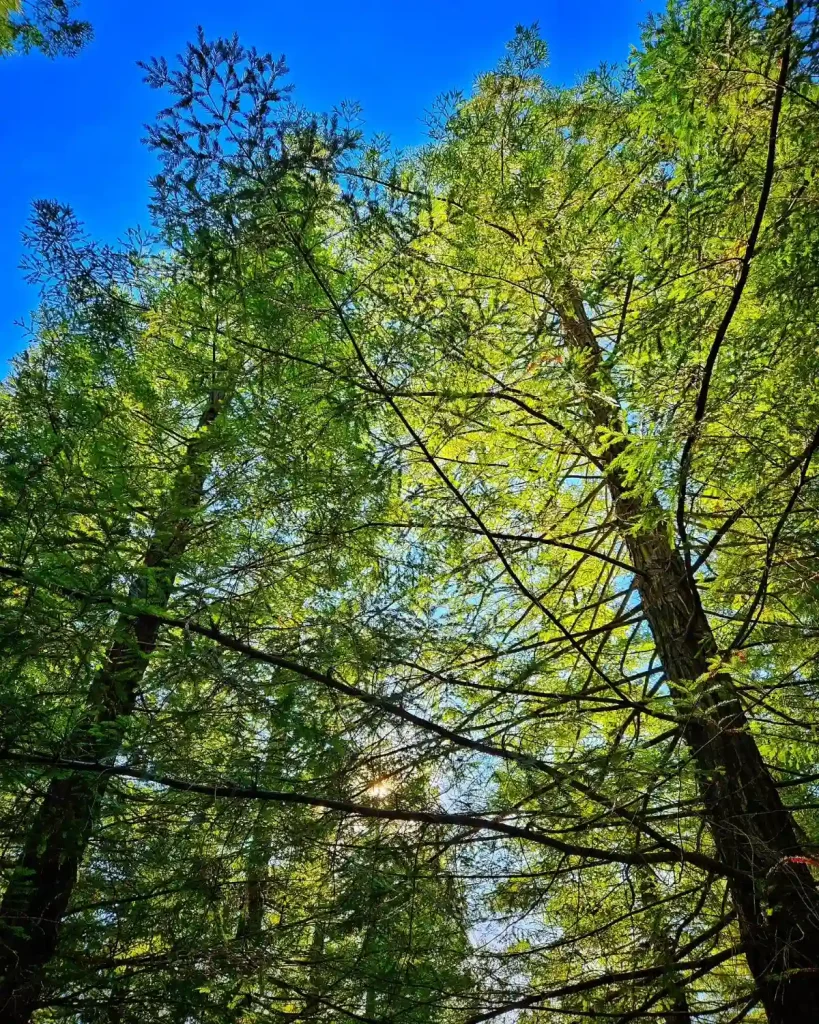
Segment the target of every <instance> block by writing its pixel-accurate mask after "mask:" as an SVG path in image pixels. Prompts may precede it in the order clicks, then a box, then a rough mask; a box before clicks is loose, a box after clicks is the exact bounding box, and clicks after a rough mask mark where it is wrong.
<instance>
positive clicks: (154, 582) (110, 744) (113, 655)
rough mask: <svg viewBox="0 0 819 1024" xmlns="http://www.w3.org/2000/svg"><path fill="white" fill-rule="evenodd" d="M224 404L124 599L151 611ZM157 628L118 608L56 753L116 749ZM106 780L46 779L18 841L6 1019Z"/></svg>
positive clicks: (19, 1019)
mask: <svg viewBox="0 0 819 1024" xmlns="http://www.w3.org/2000/svg"><path fill="white" fill-rule="evenodd" d="M222 407H223V397H222V395H221V394H218V393H214V394H213V395H212V396H211V400H210V402H209V404H208V407H207V408H206V409H205V411H204V412H203V414H202V416H201V418H200V421H199V427H198V430H197V432H196V434H195V435H194V436H193V437H192V439H191V440H190V441H189V442H188V445H187V448H186V451H185V456H184V459H183V462H182V465H181V466H180V468H179V470H178V472H177V474H176V479H175V481H174V485H173V487H172V488H171V491H170V493H169V495H168V500H167V502H166V503H165V505H164V507H163V508H162V510H161V512H160V513H159V515H158V517H157V520H156V522H155V524H154V529H153V535H152V538H151V541H150V543H149V545H148V548H147V550H146V552H145V556H144V558H143V560H142V569H143V574H142V575H141V577H140V579H139V580H138V581H137V583H136V584H135V585H134V586H133V587H132V591H131V597H132V598H138V599H142V600H146V601H148V602H150V604H151V606H152V607H153V608H154V609H157V608H158V609H160V610H164V609H165V608H167V606H168V602H169V600H170V597H171V594H172V592H173V588H174V583H175V579H176V573H177V567H178V564H179V559H180V557H181V555H182V554H183V553H184V551H185V549H186V548H187V546H188V544H189V542H190V534H191V525H192V521H191V519H192V516H193V514H194V513H195V512H196V510H197V508H198V507H199V506H200V504H201V500H202V493H203V490H204V484H205V479H206V477H207V473H208V469H209V466H210V462H211V459H210V457H209V451H210V448H211V430H210V428H211V427H212V425H213V423H214V421H215V420H216V419H217V417H218V416H219V414H220V412H221V410H222ZM159 629H160V622H159V620H158V619H157V618H156V616H154V615H135V616H124V615H120V616H119V618H118V620H117V622H116V624H115V626H114V631H113V636H112V639H111V642H110V644H109V646H108V650H107V652H106V655H105V658H104V661H103V664H102V666H101V667H100V668H99V670H98V671H97V673H96V674H95V676H94V679H93V681H92V683H91V686H90V688H89V692H88V696H87V700H86V706H85V710H84V713H83V716H82V718H81V720H80V721H79V722H78V723H77V725H76V726H75V727H74V729H73V730H72V732H71V734H70V735H69V737H68V738H67V740H66V741H65V744H64V746H63V749H62V751H61V753H63V754H64V755H67V756H71V757H74V758H81V759H83V760H89V761H96V762H100V761H103V762H104V761H106V760H110V759H111V758H113V757H115V756H116V755H117V753H118V752H119V750H120V747H121V744H122V740H123V737H124V734H125V730H126V727H127V724H128V719H129V717H130V715H131V714H132V713H133V710H134V706H135V702H136V697H137V693H138V689H139V685H140V683H141V681H142V679H143V677H144V675H145V672H146V670H147V668H148V664H149V661H150V658H151V655H152V653H153V651H154V650H155V648H156V643H157V637H158V634H159ZM107 783H108V780H107V779H106V778H105V776H104V775H99V776H90V775H87V774H85V773H81V772H78V773H74V774H70V775H67V776H64V777H60V778H55V779H52V781H51V782H50V784H49V786H48V789H47V790H46V793H45V796H44V797H43V799H42V801H41V803H40V806H39V808H38V810H37V813H36V815H35V817H34V821H33V822H32V825H31V827H30V829H29V831H28V834H27V835H26V837H25V839H24V841H23V844H22V850H21V853H20V855H19V857H18V860H17V863H16V865H15V867H14V870H13V872H12V875H11V879H10V881H9V884H8V887H7V889H6V891H5V893H4V894H3V899H2V902H1V903H0V1020H2V1021H4V1022H5V1024H27V1022H28V1021H30V1019H31V1016H32V1014H33V1012H34V1010H35V1009H36V1008H37V1006H38V1003H39V1000H40V997H41V993H42V988H43V979H44V973H45V969H46V967H47V965H48V963H49V961H50V960H51V959H52V957H53V956H54V953H55V951H56V948H57V943H58V940H59V936H60V928H61V922H62V918H63V916H64V914H65V912H66V910H67V908H68V904H69V901H70V899H71V895H72V893H73V890H74V886H75V884H76V881H77V873H78V871H79V867H80V864H81V862H82V859H83V856H84V854H85V851H86V848H87V846H88V842H89V839H90V836H91V833H92V830H93V826H94V823H95V821H96V819H97V818H98V816H99V810H100V807H101V804H102V801H103V797H104V794H105V790H106V787H107Z"/></svg>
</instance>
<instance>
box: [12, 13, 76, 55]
mask: <svg viewBox="0 0 819 1024" xmlns="http://www.w3.org/2000/svg"><path fill="white" fill-rule="evenodd" d="M76 8H77V0H0V56H4V55H8V54H10V53H15V52H16V53H20V52H22V53H28V52H29V51H30V50H32V49H37V50H40V51H42V52H43V53H44V54H46V56H48V57H56V56H58V55H65V56H69V57H73V56H74V55H75V54H76V53H77V52H78V51H79V50H80V49H81V48H82V47H83V46H84V45H85V44H86V43H87V42H88V41H89V39H90V38H91V26H90V24H89V23H88V22H87V21H80V20H79V19H78V18H75V17H73V12H74V11H75V10H76Z"/></svg>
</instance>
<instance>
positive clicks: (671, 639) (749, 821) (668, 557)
mask: <svg viewBox="0 0 819 1024" xmlns="http://www.w3.org/2000/svg"><path fill="white" fill-rule="evenodd" d="M564 300H565V301H564V302H563V303H562V304H561V305H560V306H559V307H558V314H559V316H560V319H561V321H562V324H563V329H564V332H565V335H566V340H567V343H568V345H569V347H570V350H571V351H572V353H573V355H574V356H575V358H576V361H577V363H578V364H579V367H580V373H581V374H582V375H583V377H584V379H585V383H586V385H587V388H588V396H587V399H586V403H587V411H588V416H589V420H590V422H591V423H592V424H593V426H595V427H606V428H609V429H613V430H616V431H618V432H620V433H626V430H625V426H624V424H623V422H622V421H621V418H620V416H619V414H618V413H617V411H616V409H614V408H613V407H612V406H611V405H610V404H609V403H608V402H605V401H602V400H601V399H600V398H598V397H597V396H598V395H600V393H601V392H606V391H608V390H610V382H609V381H608V380H607V379H606V377H605V370H604V368H603V366H602V361H601V355H600V349H599V346H598V344H597V340H596V338H595V336H594V332H593V329H592V326H591V323H590V321H589V318H588V316H587V315H586V312H585V309H584V306H583V302H582V299H581V297H580V295H579V294H578V292H577V290H576V288H575V287H574V286H572V285H571V284H570V285H569V286H568V287H566V289H565V291H564ZM629 443H630V442H629V440H628V438H626V439H625V440H623V441H619V442H617V443H615V444H613V445H611V446H610V447H608V448H607V449H606V450H605V451H604V452H603V454H602V456H601V458H600V461H601V462H602V463H603V465H604V466H605V468H606V473H607V480H608V488H609V492H610V494H611V498H612V502H613V505H614V513H615V517H616V520H617V523H618V527H619V531H620V535H621V536H622V538H623V540H624V542H625V544H626V546H627V549H628V551H629V555H630V557H631V560H632V564H633V565H634V567H635V569H636V570H637V572H638V576H637V587H638V589H639V593H640V597H641V599H642V605H643V611H644V613H645V616H646V619H647V620H648V624H649V627H650V629H651V632H652V635H653V637H654V642H655V644H656V647H657V653H658V656H659V658H660V662H661V664H662V667H663V669H664V671H665V674H666V677H667V679H668V683H669V686H670V687H671V689H672V694H673V696H674V698H675V701H676V704H677V709H678V712H679V714H680V718H681V719H682V720H684V721H685V722H686V724H685V726H684V727H683V730H682V732H683V738H684V739H685V741H686V742H687V744H688V746H689V748H690V750H691V754H692V757H693V760H694V763H695V766H696V770H697V775H698V785H699V790H700V795H701V797H702V800H703V804H704V806H705V816H706V820H707V824H708V826H709V829H710V832H711V835H712V837H713V841H714V845H715V847H716V849H717V853H718V855H719V857H720V859H721V860H722V861H723V862H724V863H725V864H726V865H729V866H730V867H731V868H733V869H734V870H735V871H739V872H742V873H743V874H744V875H745V876H746V877H747V881H741V880H738V879H736V878H735V877H732V879H731V881H730V882H729V888H730V892H731V896H732V899H733V902H734V906H735V908H736V911H737V917H738V921H739V927H740V934H741V937H742V941H743V944H744V947H745V956H746V959H747V961H748V966H749V968H750V970H751V973H752V974H753V977H754V980H755V981H756V984H757V989H758V991H759V994H760V997H761V1000H762V1003H763V1005H764V1007H765V1010H766V1012H767V1014H768V1019H769V1021H770V1022H771V1024H803V1022H805V1021H809V1020H814V1019H817V1014H819V894H817V891H816V886H815V884H814V882H813V879H812V877H811V875H810V872H809V871H808V869H807V868H806V867H804V866H803V865H799V864H794V863H792V862H789V861H788V860H787V859H786V858H788V857H791V856H793V855H794V854H798V853H799V841H798V838H797V833H796V829H795V827H794V822H793V818H792V816H791V814H790V812H789V811H788V810H787V809H786V808H785V807H784V805H783V804H782V801H781V799H780V796H779V791H778V789H777V788H776V786H775V784H774V780H773V778H772V777H771V774H770V772H769V771H768V769H767V767H766V765H765V763H764V762H763V760H762V756H761V754H760V752H759V749H758V747H757V745H756V741H755V740H754V737H753V736H752V734H751V733H750V731H749V728H748V720H747V718H746V715H745V712H744V710H743V708H742V705H741V704H740V701H739V699H738V697H737V694H736V690H735V688H734V685H733V680H732V679H731V676H730V674H729V673H728V672H726V671H724V670H720V671H717V672H712V669H711V663H712V662H713V659H715V658H716V657H717V655H718V650H717V645H716V642H715V640H714V636H713V633H712V631H711V627H710V625H709V622H708V618H707V616H706V614H705V611H704V610H703V606H702V601H701V598H700V593H699V590H698V588H697V587H696V585H695V583H694V582H693V581H692V580H691V578H690V576H689V574H688V572H687V570H686V566H685V562H684V560H683V558H682V556H681V555H680V553H679V552H678V551H677V550H676V549H675V548H674V547H672V545H671V543H670V542H669V538H668V533H667V530H666V525H665V522H664V521H663V516H662V515H661V514H660V512H661V510H660V506H659V503H658V502H657V501H656V499H651V500H650V501H649V502H646V501H645V500H644V499H643V500H638V499H635V498H634V497H632V496H630V495H629V493H628V491H627V488H626V484H625V480H624V479H623V476H622V472H621V471H620V470H619V469H618V468H617V466H616V465H614V460H615V459H616V457H617V456H618V455H619V454H621V453H622V452H623V451H624V450H625V449H626V447H627V446H628V444H629ZM649 506H653V507H649ZM646 512H648V513H652V512H656V513H657V514H656V515H649V516H648V517H646V515H645V514H646ZM646 518H648V519H650V520H651V521H653V522H656V523H658V525H657V526H655V527H652V528H648V527H641V526H640V524H641V523H643V522H645V521H646ZM696 680H703V682H702V683H701V685H700V686H699V687H698V688H697V690H696V700H695V702H693V703H692V700H691V684H692V683H694V681H696ZM676 683H679V684H683V685H682V686H680V687H677V688H675V684H676Z"/></svg>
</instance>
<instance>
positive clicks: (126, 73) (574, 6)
mask: <svg viewBox="0 0 819 1024" xmlns="http://www.w3.org/2000/svg"><path fill="white" fill-rule="evenodd" d="M649 5H650V6H651V7H652V8H654V9H656V8H657V6H658V4H657V3H652V2H651V0H573V2H572V0H506V2H504V0H500V2H499V0H404V2H401V3H399V2H396V0H381V2H377V0H347V2H338V0H335V2H332V3H330V2H328V0H288V2H287V3H282V2H276V0H82V12H83V14H84V16H85V17H87V18H88V20H90V21H91V22H92V23H93V25H94V31H95V38H94V41H93V43H92V44H91V45H90V46H89V47H88V48H87V49H86V50H85V51H83V52H82V53H81V54H80V55H79V56H77V57H76V58H74V59H72V60H69V59H66V58H62V59H59V58H58V59H57V60H55V61H47V60H46V59H44V58H43V57H41V56H39V55H30V56H28V57H13V58H9V59H6V60H0V96H2V97H3V102H2V112H0V153H2V157H0V358H3V357H7V356H8V355H10V354H12V353H13V352H14V351H16V350H18V349H19V348H20V347H21V345H22V343H23V342H22V339H23V335H22V332H21V331H20V329H19V328H17V327H15V326H14V322H15V321H16V320H20V319H22V318H25V317H26V315H27V314H28V312H29V310H30V309H31V308H32V307H33V306H34V305H35V303H36V295H35V293H34V291H33V289H32V288H30V287H29V286H27V285H26V284H25V283H24V281H23V277H22V274H21V272H20V270H19V269H18V268H19V263H20V260H21V258H22V251H23V250H22V244H21V240H20V235H21V232H22V230H23V228H24V226H25V223H26V220H27V218H28V212H29V208H30V204H31V202H32V200H34V199H38V198H48V199H58V200H60V201H61V202H64V203H67V204H69V205H70V206H72V207H73V208H74V210H75V212H76V214H77V216H78V217H79V218H80V220H82V221H83V222H84V223H85V224H86V226H87V227H88V229H89V230H90V232H91V233H92V234H93V235H94V236H96V237H98V238H100V239H102V240H106V241H113V240H116V238H117V237H119V236H120V235H121V233H122V232H124V230H125V229H126V228H128V227H129V226H131V225H135V224H139V223H142V224H146V223H147V216H146V202H147V197H148V187H147V180H148V178H149V177H150V176H151V174H152V173H154V167H153V162H152V158H151V156H150V154H149V153H148V152H147V151H146V150H145V149H144V147H143V146H142V145H141V142H140V140H141V138H142V136H143V127H142V126H143V125H144V124H145V122H146V121H149V120H150V119H151V117H152V115H153V112H154V111H155V109H156V107H157V103H158V99H157V95H156V94H154V93H152V92H151V91H150V90H148V89H147V87H146V86H144V85H143V84H142V73H141V71H140V69H139V68H137V66H136V62H137V61H138V60H140V59H146V58H147V57H150V56H166V57H168V58H171V57H173V56H174V55H175V54H176V53H178V52H179V50H180V49H181V48H182V47H183V45H184V43H185V42H186V41H187V40H188V39H189V38H191V37H192V35H193V33H194V31H195V28H196V25H197V24H200V23H201V24H202V25H203V26H204V28H205V32H206V34H207V35H208V36H215V35H224V34H232V33H233V32H238V33H239V36H240V38H241V39H242V41H243V42H245V43H248V44H253V45H255V46H257V47H258V48H259V49H262V50H271V51H273V52H274V53H275V54H280V53H283V54H285V56H286V58H287V61H288V64H289V66H290V70H291V80H292V81H293V82H294V83H295V86H296V95H297V97H298V98H299V99H300V100H301V102H302V103H304V104H305V105H306V106H308V107H312V108H313V109H320V110H325V109H329V108H331V107H332V106H334V105H336V104H338V103H339V102H340V101H342V100H345V99H349V100H356V101H357V102H359V103H361V104H362V106H363V108H364V117H365V124H366V127H367V129H368V130H371V131H379V132H386V133H388V134H389V135H390V136H391V137H392V139H393V141H394V142H395V144H396V145H400V146H410V145H414V144H417V143H420V142H422V141H423V137H424V125H423V116H424V112H425V110H428V109H429V108H430V106H431V104H432V101H433V100H434V99H435V97H436V96H437V95H438V94H439V93H441V92H444V91H446V90H449V89H464V90H468V89H469V87H470V86H471V84H472V81H473V79H474V77H475V75H476V74H477V73H479V72H481V71H484V70H487V69H489V68H491V67H492V66H493V65H494V64H495V63H496V61H497V60H498V58H499V57H500V56H501V55H502V53H503V48H504V44H505V42H506V40H508V39H509V38H511V36H512V35H513V33H514V29H515V25H516V24H518V23H521V24H527V25H528V24H531V23H532V22H534V21H537V22H539V24H540V29H541V33H542V35H543V36H544V38H545V39H546V40H547V42H548V44H549V49H550V68H549V72H548V74H549V77H550V78H552V79H553V80H554V81H556V82H564V83H570V82H572V81H574V80H575V79H576V78H577V77H578V76H579V75H581V74H582V73H583V72H585V71H587V70H589V69H591V68H594V67H596V66H597V65H598V64H600V62H601V61H607V62H621V61H623V60H624V59H625V58H626V56H627V55H628V51H629V46H630V44H632V43H636V42H637V41H638V39H639V31H638V25H639V24H640V23H641V22H642V21H643V20H644V19H645V17H646V15H647V13H648V10H649Z"/></svg>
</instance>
